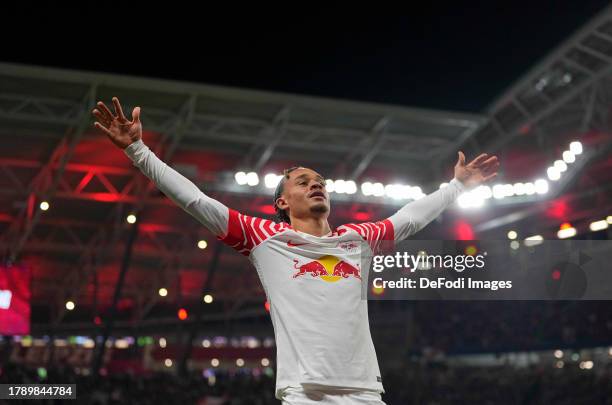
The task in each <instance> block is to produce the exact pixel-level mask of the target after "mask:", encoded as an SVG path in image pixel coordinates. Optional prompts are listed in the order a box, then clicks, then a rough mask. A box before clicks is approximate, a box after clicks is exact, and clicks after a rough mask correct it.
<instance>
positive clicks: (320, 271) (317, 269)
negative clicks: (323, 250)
mask: <svg viewBox="0 0 612 405" xmlns="http://www.w3.org/2000/svg"><path fill="white" fill-rule="evenodd" d="M293 262H294V265H293V267H294V268H295V269H296V270H297V273H295V274H294V275H293V278H297V277H300V276H303V275H306V274H310V276H311V277H319V278H320V279H321V280H323V281H327V282H329V283H333V282H336V281H338V280H340V279H344V278H349V277H355V278H356V279H359V280H361V275H360V272H359V268H358V267H355V266H353V265H352V264H350V263H347V262H345V261H344V260H340V259H339V258H337V257H336V256H330V255H326V256H321V257H320V258H318V259H317V260H313V261H311V262H308V263H306V264H300V262H299V260H297V259H293Z"/></svg>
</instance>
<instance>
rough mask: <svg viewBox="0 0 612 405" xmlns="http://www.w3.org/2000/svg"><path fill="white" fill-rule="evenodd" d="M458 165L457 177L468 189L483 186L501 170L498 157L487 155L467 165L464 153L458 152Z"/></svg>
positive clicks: (482, 155)
mask: <svg viewBox="0 0 612 405" xmlns="http://www.w3.org/2000/svg"><path fill="white" fill-rule="evenodd" d="M458 155H459V157H458V159H457V164H456V165H455V177H456V178H457V180H460V181H461V182H462V183H463V184H465V185H466V187H468V188H473V187H476V186H479V185H481V184H482V183H485V182H487V181H489V180H491V179H493V178H494V177H495V176H497V169H498V168H499V161H498V160H497V156H491V157H489V158H488V159H487V157H488V156H489V155H488V154H486V153H483V154H481V155H480V156H478V157H477V158H476V159H474V160H472V161H471V162H470V163H468V164H466V163H465V155H464V154H463V152H461V151H459V152H458Z"/></svg>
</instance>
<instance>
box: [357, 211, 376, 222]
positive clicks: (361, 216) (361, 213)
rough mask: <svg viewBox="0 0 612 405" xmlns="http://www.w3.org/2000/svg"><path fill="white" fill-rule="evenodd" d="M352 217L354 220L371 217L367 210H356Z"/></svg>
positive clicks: (367, 219) (365, 219)
mask: <svg viewBox="0 0 612 405" xmlns="http://www.w3.org/2000/svg"><path fill="white" fill-rule="evenodd" d="M353 217H354V218H355V220H356V221H369V220H370V219H372V217H371V216H370V214H368V213H367V212H356V213H355V214H354V215H353Z"/></svg>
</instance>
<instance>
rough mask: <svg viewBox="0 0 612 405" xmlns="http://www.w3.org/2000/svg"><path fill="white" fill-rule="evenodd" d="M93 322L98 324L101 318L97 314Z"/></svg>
mask: <svg viewBox="0 0 612 405" xmlns="http://www.w3.org/2000/svg"><path fill="white" fill-rule="evenodd" d="M94 323H95V324H96V325H100V324H101V323H102V318H100V317H99V316H96V317H95V318H94Z"/></svg>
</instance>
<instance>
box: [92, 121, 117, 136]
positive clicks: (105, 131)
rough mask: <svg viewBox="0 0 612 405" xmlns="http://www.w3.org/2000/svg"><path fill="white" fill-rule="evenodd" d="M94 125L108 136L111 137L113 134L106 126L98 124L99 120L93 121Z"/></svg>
mask: <svg viewBox="0 0 612 405" xmlns="http://www.w3.org/2000/svg"><path fill="white" fill-rule="evenodd" d="M94 126H95V127H96V128H98V129H99V130H101V131H102V132H104V133H105V134H106V135H107V136H108V137H109V138H112V137H113V134H112V133H111V131H109V130H108V128H106V127H105V126H104V125H102V124H100V123H99V122H96V123H94Z"/></svg>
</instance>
